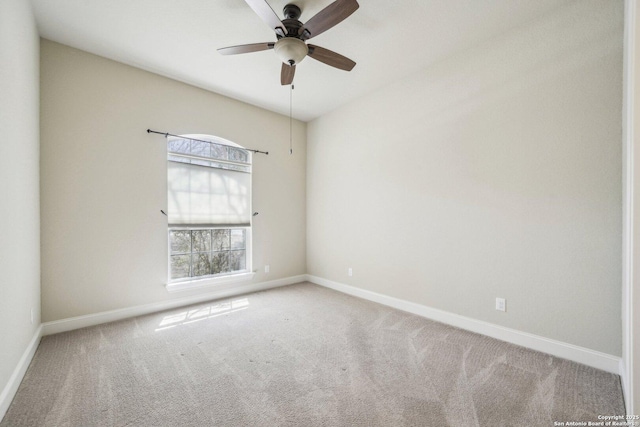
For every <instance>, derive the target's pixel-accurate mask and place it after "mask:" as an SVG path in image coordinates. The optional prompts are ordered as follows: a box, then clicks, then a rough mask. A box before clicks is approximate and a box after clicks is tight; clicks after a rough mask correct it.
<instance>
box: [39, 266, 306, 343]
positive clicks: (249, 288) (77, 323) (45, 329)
mask: <svg viewBox="0 0 640 427" xmlns="http://www.w3.org/2000/svg"><path fill="white" fill-rule="evenodd" d="M305 280H306V275H304V274H302V275H299V276H291V277H285V278H282V279H276V280H270V281H268V282H260V283H250V284H247V285H240V286H233V287H228V286H227V287H224V288H221V289H218V290H215V291H212V292H207V293H202V294H197V295H192V296H189V297H183V298H178V299H170V300H167V301H161V302H156V303H152V304H145V305H138V306H135V307H127V308H121V309H118V310H111V311H103V312H101V313H95V314H87V315H85V316H77V317H70V318H68V319H62V320H55V321H53V322H46V323H43V324H42V335H52V334H57V333H60V332H67V331H72V330H74V329H80V328H86V327H87V326H95V325H100V324H102V323H108V322H114V321H116V320H122V319H128V318H130V317H135V316H142V315H144V314H150V313H156V312H158V311H163V310H169V309H172V308H177V307H183V306H186V305H191V304H197V303H200V302H205V301H211V300H215V299H220V298H228V297H233V296H237V295H242V294H247V293H250V292H257V291H262V290H265V289H271V288H277V287H280V286H286V285H292V284H294V283H299V282H303V281H305Z"/></svg>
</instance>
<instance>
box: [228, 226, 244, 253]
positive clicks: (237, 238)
mask: <svg viewBox="0 0 640 427" xmlns="http://www.w3.org/2000/svg"><path fill="white" fill-rule="evenodd" d="M230 231H231V249H244V248H245V243H244V242H245V237H244V236H245V234H244V230H241V229H235V230H230Z"/></svg>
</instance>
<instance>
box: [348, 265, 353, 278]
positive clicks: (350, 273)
mask: <svg viewBox="0 0 640 427" xmlns="http://www.w3.org/2000/svg"><path fill="white" fill-rule="evenodd" d="M348 272H349V277H351V276H353V268H351V267H349V271H348Z"/></svg>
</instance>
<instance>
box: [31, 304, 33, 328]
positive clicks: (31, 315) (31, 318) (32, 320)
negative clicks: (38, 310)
mask: <svg viewBox="0 0 640 427" xmlns="http://www.w3.org/2000/svg"><path fill="white" fill-rule="evenodd" d="M31 324H32V325H33V307H31Z"/></svg>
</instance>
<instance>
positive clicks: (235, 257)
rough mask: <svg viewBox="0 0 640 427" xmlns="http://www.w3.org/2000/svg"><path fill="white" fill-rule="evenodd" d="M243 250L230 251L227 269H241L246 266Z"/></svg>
mask: <svg viewBox="0 0 640 427" xmlns="http://www.w3.org/2000/svg"><path fill="white" fill-rule="evenodd" d="M245 254H246V252H245V251H231V252H230V256H229V269H230V270H231V271H241V270H245V269H246V268H247V262H246V255H245Z"/></svg>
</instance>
